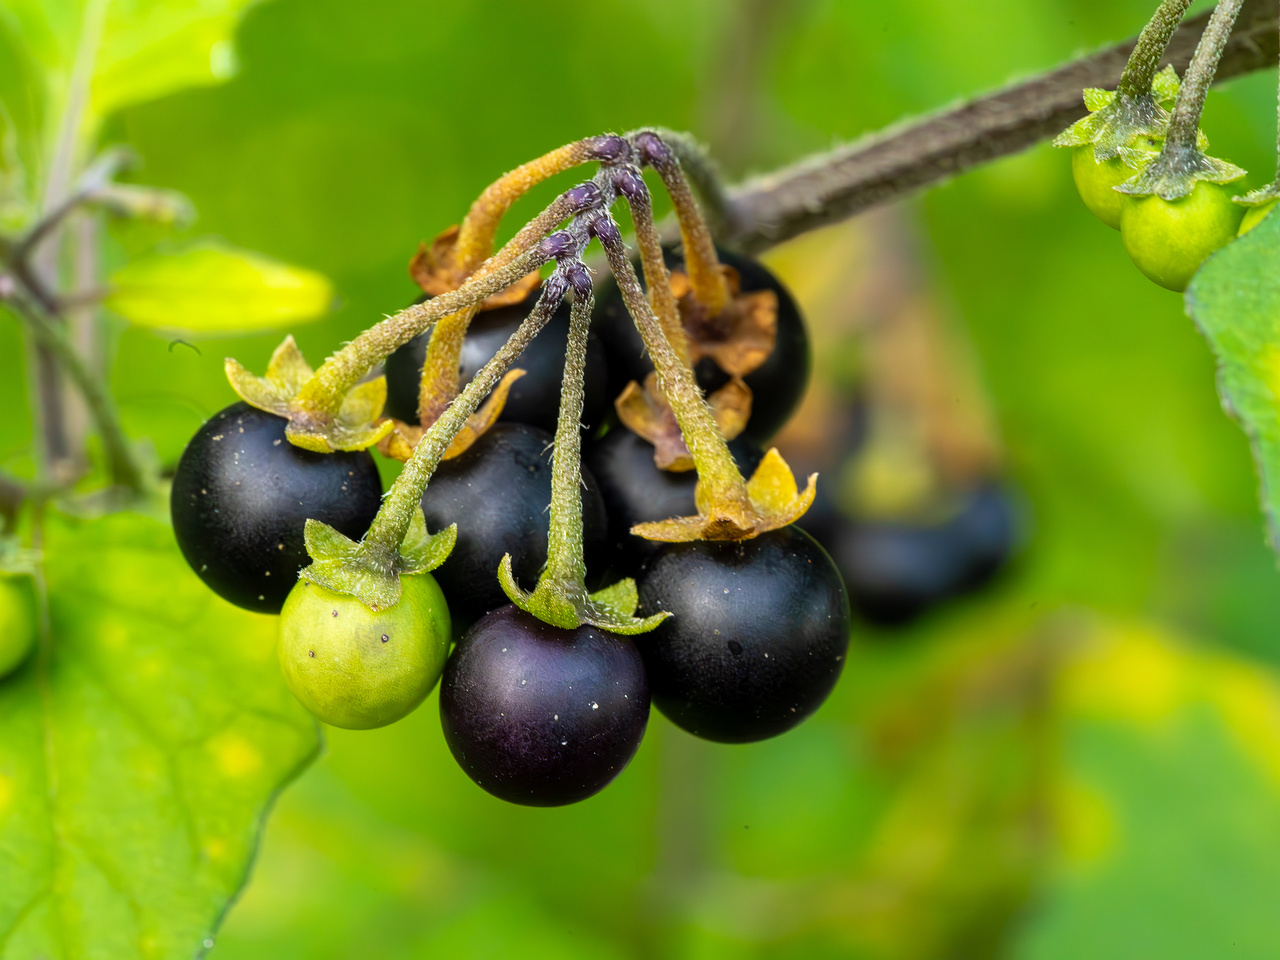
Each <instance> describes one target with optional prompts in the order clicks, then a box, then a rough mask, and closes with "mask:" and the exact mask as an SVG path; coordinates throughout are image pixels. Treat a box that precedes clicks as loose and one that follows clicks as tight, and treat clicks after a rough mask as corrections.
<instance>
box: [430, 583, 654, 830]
mask: <svg viewBox="0 0 1280 960" xmlns="http://www.w3.org/2000/svg"><path fill="white" fill-rule="evenodd" d="M440 720H441V723H442V724H443V726H444V738H445V742H446V743H448V744H449V749H450V750H451V751H452V752H453V756H454V759H456V760H457V761H458V765H459V766H461V767H462V769H463V770H464V771H466V774H467V776H469V777H470V778H471V779H472V780H474V781H475V782H476V783H477V784H479V785H480V786H481V787H483V788H484V789H485V790H487V791H488V792H489V793H491V794H493V795H494V796H495V797H499V798H500V799H502V800H507V801H509V802H511V803H520V804H526V805H529V806H537V807H551V806H559V805H561V804H566V803H576V802H577V801H579V800H585V799H586V798H587V797H589V796H592V795H593V794H595V793H598V792H599V791H600V790H602V789H603V788H604V787H605V786H607V785H608V784H609V783H610V781H612V780H613V779H614V777H616V776H617V775H618V774H619V773H620V772H621V771H622V768H623V767H625V766H626V765H627V763H628V762H629V761H630V760H631V758H632V757H633V756H635V752H636V749H637V748H638V747H639V746H640V741H641V739H642V738H643V737H644V731H645V726H646V724H647V723H648V721H649V687H648V682H647V681H646V678H645V670H644V664H643V663H642V662H641V659H640V654H639V652H638V651H637V649H636V645H635V644H634V643H632V642H631V640H630V639H629V638H627V637H620V636H617V635H615V634H612V633H608V632H607V631H604V630H599V629H597V628H595V627H590V626H584V627H579V628H577V629H576V630H563V629H561V628H560V627H553V626H550V625H548V624H545V623H543V622H542V621H541V620H538V619H537V618H536V617H534V616H532V615H531V614H528V613H525V612H524V611H523V610H518V609H517V608H516V607H513V606H510V605H508V606H505V607H502V608H501V609H498V610H494V611H493V612H492V613H490V614H488V615H487V616H485V617H484V618H483V619H481V620H479V621H478V622H476V623H475V624H474V625H473V626H472V627H471V629H470V630H468V631H467V632H466V634H465V635H464V636H463V637H462V639H461V640H460V641H459V642H458V646H457V648H456V649H455V650H454V652H453V655H452V656H451V657H449V662H448V664H447V665H446V666H445V670H444V679H443V680H442V681H441V684H440Z"/></svg>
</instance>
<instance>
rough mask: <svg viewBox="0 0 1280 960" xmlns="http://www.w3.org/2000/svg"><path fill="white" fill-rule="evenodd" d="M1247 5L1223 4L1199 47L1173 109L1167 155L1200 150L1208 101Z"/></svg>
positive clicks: (1230, 0)
mask: <svg viewBox="0 0 1280 960" xmlns="http://www.w3.org/2000/svg"><path fill="white" fill-rule="evenodd" d="M1243 3H1244V0H1219V3H1218V5H1217V7H1215V8H1214V11H1213V14H1212V16H1210V17H1209V25H1208V26H1207V27H1205V29H1204V34H1203V36H1201V37H1200V43H1199V44H1197V45H1196V52H1195V54H1194V55H1193V56H1192V57H1191V63H1190V64H1189V65H1188V66H1187V72H1186V74H1185V75H1184V76H1183V78H1182V86H1181V88H1180V89H1179V90H1178V99H1177V101H1176V102H1175V103H1174V105H1173V116H1172V118H1171V119H1170V120H1169V133H1168V136H1167V138H1166V140H1165V150H1166V151H1167V152H1170V153H1172V152H1175V151H1186V150H1195V149H1196V134H1197V133H1198V132H1199V129H1200V114H1201V113H1203V112H1204V100H1205V97H1206V96H1207V95H1208V93H1209V85H1210V84H1211V83H1213V76H1214V74H1215V73H1216V72H1217V69H1218V60H1220V59H1221V57H1222V51H1223V49H1224V48H1225V47H1226V45H1227V38H1228V37H1230V36H1231V28H1232V26H1233V25H1234V24H1235V21H1236V17H1237V16H1238V15H1239V13H1240V7H1241V6H1242V5H1243Z"/></svg>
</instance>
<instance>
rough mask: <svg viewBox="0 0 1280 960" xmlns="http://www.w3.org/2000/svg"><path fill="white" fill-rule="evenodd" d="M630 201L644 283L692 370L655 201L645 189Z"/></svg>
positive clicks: (666, 330) (673, 342) (678, 353)
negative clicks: (658, 223)
mask: <svg viewBox="0 0 1280 960" xmlns="http://www.w3.org/2000/svg"><path fill="white" fill-rule="evenodd" d="M638 177H639V173H638V172H637V178H638ZM639 184H640V186H641V187H642V188H643V186H644V181H643V180H639ZM627 200H628V206H629V207H630V208H631V221H632V224H633V225H634V226H635V230H636V245H637V246H638V247H639V248H640V265H641V267H642V268H643V270H644V282H645V286H646V287H648V290H649V303H650V304H652V306H653V310H654V313H656V314H657V316H658V322H659V323H661V324H662V332H663V333H664V334H665V335H666V337H667V342H668V343H670V344H671V347H672V349H673V350H675V352H676V356H677V357H679V359H680V362H681V363H682V364H684V365H685V366H686V367H692V366H693V365H692V363H691V362H690V360H689V339H688V337H686V336H685V332H684V324H683V323H682V322H681V320H680V308H679V307H678V306H677V305H676V298H675V295H674V294H672V292H671V274H670V273H669V272H668V271H667V262H666V260H664V259H663V256H662V237H661V235H660V234H659V233H658V225H657V224H656V223H655V222H654V219H653V201H652V200H651V199H650V197H649V191H648V190H644V189H641V190H638V191H634V192H633V193H631V194H629V195H628V198H627Z"/></svg>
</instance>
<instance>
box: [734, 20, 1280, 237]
mask: <svg viewBox="0 0 1280 960" xmlns="http://www.w3.org/2000/svg"><path fill="white" fill-rule="evenodd" d="M1274 11H1275V0H1246V3H1245V7H1244V10H1243V13H1242V16H1241V17H1240V18H1239V20H1238V21H1237V25H1236V29H1235V30H1234V31H1233V32H1232V37H1231V41H1230V43H1229V44H1228V46H1227V49H1226V52H1225V53H1224V55H1223V58H1222V60H1221V62H1220V63H1219V65H1218V74H1217V77H1216V80H1217V82H1222V81H1224V80H1227V79H1230V78H1231V77H1236V76H1240V75H1242V74H1245V73H1249V72H1252V71H1254V70H1261V69H1264V68H1265V69H1268V70H1274V69H1275V66H1276V53H1277V34H1276V20H1275V14H1274ZM1207 20H1208V15H1207V14H1202V15H1197V16H1195V17H1192V18H1191V19H1189V20H1187V21H1186V22H1185V23H1183V24H1182V25H1181V26H1180V27H1179V28H1178V29H1177V31H1176V32H1175V33H1174V35H1173V38H1172V39H1171V40H1170V42H1169V46H1168V49H1167V50H1166V59H1167V60H1168V61H1169V62H1170V63H1172V64H1173V66H1174V68H1175V69H1176V70H1177V71H1178V72H1179V73H1182V72H1183V71H1184V70H1185V68H1186V65H1187V63H1188V62H1189V61H1190V59H1191V53H1192V50H1193V49H1194V47H1195V45H1196V42H1197V40H1198V39H1199V37H1200V33H1201V31H1202V30H1203V29H1204V25H1205V23H1206V21H1207ZM1132 43H1133V41H1128V42H1126V43H1120V44H1116V45H1114V46H1112V47H1109V48H1107V49H1105V50H1102V51H1099V52H1098V53H1095V54H1091V55H1090V56H1087V57H1082V58H1080V59H1078V60H1075V61H1072V62H1070V63H1067V64H1064V65H1063V66H1060V67H1056V68H1055V69H1053V70H1049V71H1046V72H1044V73H1042V74H1039V75H1037V76H1033V77H1030V78H1029V79H1027V80H1024V81H1022V82H1020V83H1018V84H1015V85H1013V86H1009V87H1006V88H1004V89H1001V90H997V91H995V92H993V93H990V94H987V95H985V96H981V97H976V98H974V99H972V100H969V101H967V102H965V103H962V104H960V105H958V106H955V107H951V108H948V109H946V110H943V111H940V112H938V113H935V114H933V115H931V116H926V117H923V118H921V119H919V120H916V121H914V122H911V123H908V124H905V125H902V126H895V127H894V128H892V129H891V130H888V131H885V132H882V133H879V134H872V135H870V136H868V137H865V138H863V139H861V140H859V141H857V142H856V143H852V144H847V145H844V146H840V147H837V148H835V149H834V150H831V151H829V152H827V153H825V154H818V155H814V156H808V157H805V158H804V159H802V160H800V161H798V162H796V163H795V164H792V165H791V166H789V167H784V168H782V169H778V170H773V171H770V172H769V173H766V174H763V175H761V176H758V177H755V178H753V179H752V180H749V181H747V182H746V183H743V184H739V185H737V186H735V187H733V188H731V189H730V190H729V215H728V217H727V218H726V219H727V222H728V225H729V232H728V233H726V234H723V235H721V236H720V240H721V242H722V243H725V244H727V245H730V246H732V247H734V248H735V249H741V250H743V251H744V252H747V253H755V252H759V251H761V250H766V249H768V248H769V247H771V246H774V245H776V244H779V243H782V242H783V241H785V240H789V239H790V238H792V237H795V236H799V235H800V234H802V233H806V232H808V231H810V230H816V229H818V228H820V227H823V226H827V225H829V224H832V223H837V222H839V221H841V220H845V219H847V218H848V217H851V216H854V215H855V214H857V213H860V212H861V211H863V210H867V209H869V208H871V207H875V206H878V205H881V204H886V203H891V202H893V201H895V200H898V199H900V198H902V197H904V196H907V195H909V194H911V193H914V192H916V191H918V190H920V189H922V188H924V187H927V186H929V185H931V184H934V183H936V182H938V181H940V180H947V179H952V178H954V177H956V176H957V175H959V174H961V173H964V172H965V171H966V170H971V169H973V168H975V167H978V166H981V165H982V164H985V163H988V162H989V161H991V160H995V159H997V158H999V157H1004V156H1009V155H1011V154H1014V153H1017V152H1019V151H1021V150H1025V149H1026V148H1027V147H1030V146H1032V145H1033V144H1035V143H1038V142H1039V141H1041V140H1044V139H1047V138H1051V137H1053V136H1055V135H1056V134H1058V133H1061V132H1062V131H1063V130H1064V129H1065V128H1066V127H1068V126H1070V125H1071V124H1072V123H1074V122H1075V121H1076V120H1079V119H1080V118H1081V117H1082V116H1084V115H1085V114H1086V112H1087V111H1086V109H1085V106H1084V103H1083V102H1082V101H1081V99H1080V91H1081V89H1082V88H1084V87H1104V88H1109V89H1113V88H1115V86H1116V84H1117V83H1118V82H1119V80H1120V76H1121V73H1122V71H1123V69H1124V65H1125V63H1126V61H1127V60H1128V58H1129V53H1130V50H1131V49H1132Z"/></svg>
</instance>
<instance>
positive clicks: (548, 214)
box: [418, 144, 581, 428]
mask: <svg viewBox="0 0 1280 960" xmlns="http://www.w3.org/2000/svg"><path fill="white" fill-rule="evenodd" d="M571 146H572V144H571ZM580 206H581V200H580V199H578V197H577V196H576V195H575V194H573V192H572V191H568V192H565V193H562V194H561V195H560V196H559V197H557V198H556V199H555V200H554V201H552V203H551V204H550V205H549V206H548V207H547V208H546V209H545V210H543V211H542V212H541V213H540V214H538V216H537V217H535V218H534V219H533V220H531V221H530V222H529V223H527V224H525V225H524V227H522V228H521V229H520V231H519V232H518V233H517V234H516V235H515V236H514V237H513V238H512V239H511V240H510V241H508V242H507V244H506V245H505V246H504V247H503V248H502V249H501V250H499V251H498V252H497V253H496V254H494V255H493V256H492V257H490V258H489V259H488V260H486V261H485V262H484V263H483V264H481V265H480V267H479V268H477V269H476V271H475V272H474V273H473V274H472V275H471V279H473V280H480V279H483V278H484V277H487V276H488V275H489V274H491V273H493V272H494V271H495V270H498V269H500V268H502V267H504V266H506V265H507V264H509V263H511V262H512V261H513V260H514V259H515V257H516V255H517V254H518V253H519V252H520V251H522V250H528V249H529V248H530V247H531V246H532V245H533V244H534V243H536V242H537V241H538V240H541V239H542V238H543V237H545V236H546V235H547V234H548V233H550V232H551V231H552V230H553V229H555V227H556V225H557V224H558V223H560V222H561V221H562V220H564V219H566V218H567V217H569V216H571V215H572V214H574V213H576V212H578V210H579V208H580ZM473 209H474V208H473ZM480 304H481V301H480V300H477V301H475V302H474V303H472V304H470V305H469V306H467V307H466V309H464V310H459V311H458V312H456V313H451V314H449V315H448V316H445V317H442V318H441V319H440V321H439V322H438V323H437V324H436V325H435V328H434V329H433V330H432V331H431V339H430V340H428V341H427V354H426V357H425V358H424V359H423V363H422V381H421V384H420V386H419V387H418V420H419V422H420V423H421V424H422V426H423V427H424V428H425V427H429V426H430V425H431V424H433V423H435V421H436V420H437V419H438V418H439V417H440V415H441V414H442V413H444V409H445V407H447V406H448V405H449V403H450V402H451V401H452V400H453V398H454V397H456V396H457V395H458V372H459V369H458V368H459V360H460V358H461V356H462V342H463V340H464V339H466V336H467V330H468V328H470V326H471V321H472V319H474V317H475V315H476V314H477V313H478V312H479V311H480Z"/></svg>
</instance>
